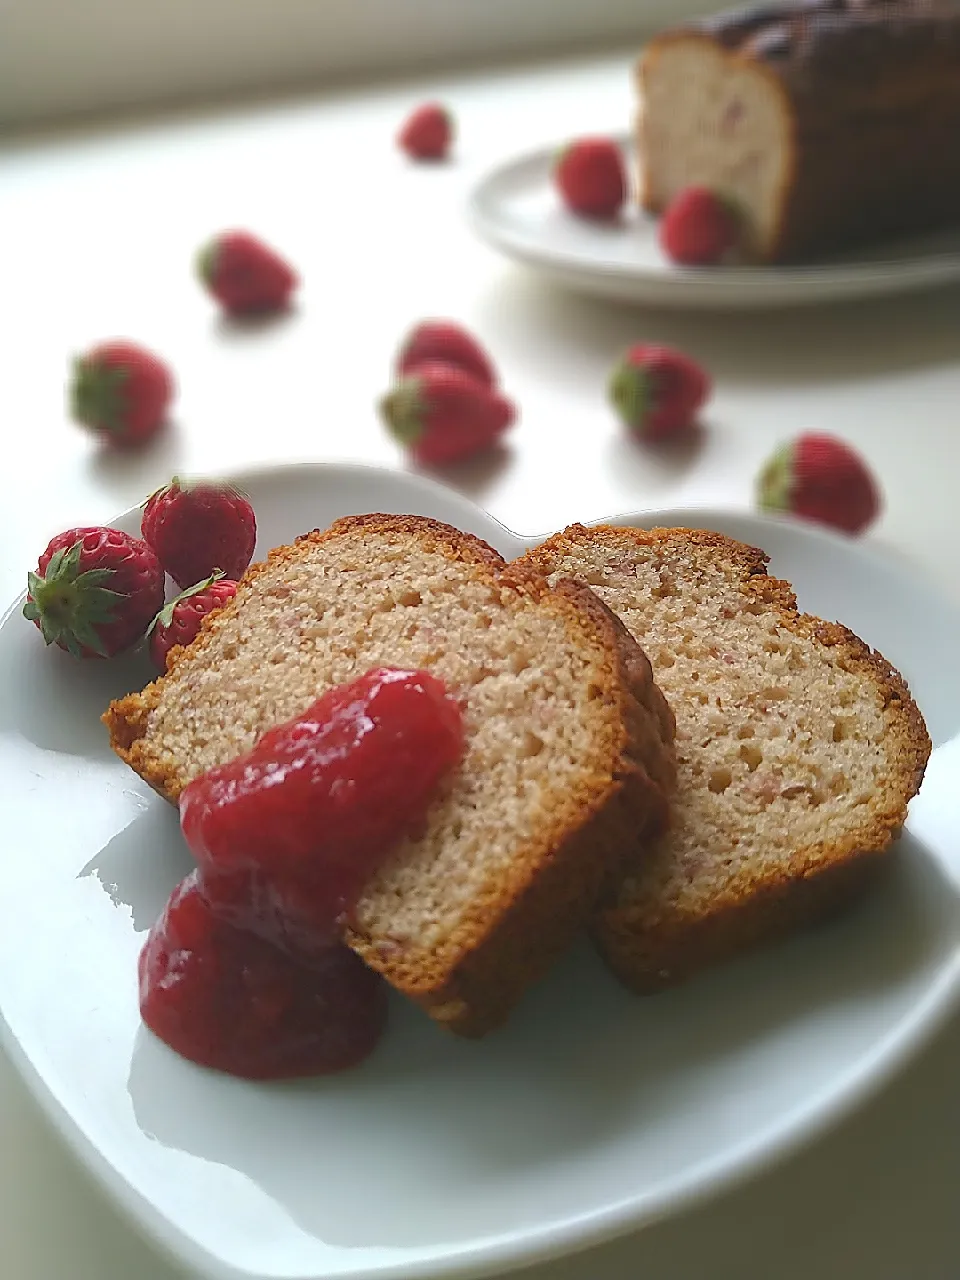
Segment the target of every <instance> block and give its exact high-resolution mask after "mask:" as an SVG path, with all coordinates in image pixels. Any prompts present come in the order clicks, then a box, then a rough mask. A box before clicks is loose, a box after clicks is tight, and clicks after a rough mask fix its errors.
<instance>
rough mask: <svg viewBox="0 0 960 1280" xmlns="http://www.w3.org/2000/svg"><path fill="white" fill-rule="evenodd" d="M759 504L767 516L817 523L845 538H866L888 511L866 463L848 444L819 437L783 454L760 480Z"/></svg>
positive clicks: (779, 452)
mask: <svg viewBox="0 0 960 1280" xmlns="http://www.w3.org/2000/svg"><path fill="white" fill-rule="evenodd" d="M757 502H758V504H759V506H760V508H761V510H763V511H771V512H777V513H784V512H785V513H788V514H790V515H794V516H800V517H801V518H802V519H804V520H815V521H817V522H818V523H819V524H826V525H831V526H832V527H833V528H834V529H841V530H842V531H843V532H844V533H860V532H862V531H863V530H864V529H865V528H866V527H867V526H868V525H869V524H872V523H873V521H874V520H875V519H876V518H877V516H878V515H879V514H880V507H881V505H882V503H881V498H880V490H879V487H878V485H877V483H876V481H875V480H874V478H873V476H872V475H871V473H870V470H869V468H868V467H867V464H866V463H865V462H864V460H863V458H861V457H860V455H859V454H858V453H856V452H855V451H854V450H853V449H851V448H850V446H849V445H848V444H844V443H843V441H842V440H836V439H834V437H833V436H826V435H817V434H815V433H809V434H807V435H801V436H797V438H796V439H795V440H793V441H791V442H790V443H789V444H785V445H782V446H781V447H780V448H779V449H777V451H776V452H775V453H774V454H773V456H772V457H771V458H770V459H769V461H768V462H767V463H766V465H765V466H764V467H763V469H762V470H761V472H760V475H759V477H758V479H757Z"/></svg>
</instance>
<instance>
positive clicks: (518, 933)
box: [347, 565, 676, 1037]
mask: <svg viewBox="0 0 960 1280" xmlns="http://www.w3.org/2000/svg"><path fill="white" fill-rule="evenodd" d="M510 576H512V577H515V578H516V579H517V580H518V581H527V582H530V583H532V584H535V586H536V590H537V591H540V590H542V585H541V584H542V583H543V579H542V578H541V577H540V575H538V574H534V573H532V572H531V571H530V569H529V567H528V566H520V565H516V566H512V567H511V575H510ZM554 594H555V595H556V596H559V597H560V598H561V599H562V600H564V601H567V602H569V603H570V604H572V605H573V606H574V607H575V609H576V611H577V614H578V615H579V617H580V619H581V620H582V623H584V624H586V627H587V628H588V629H589V630H590V631H592V632H593V633H594V634H595V635H596V634H599V635H600V636H601V637H602V638H603V640H604V642H605V643H607V644H608V645H609V647H610V649H611V651H612V654H613V665H612V666H611V668H610V669H609V670H608V672H607V673H606V675H607V677H608V687H607V690H606V694H607V696H608V697H610V698H612V699H614V700H615V703H616V707H617V718H618V720H619V723H620V724H621V725H622V732H621V733H620V734H619V735H618V740H617V742H616V744H615V751H614V754H613V757H612V758H611V759H610V760H609V761H606V762H604V764H603V766H602V769H601V770H600V771H598V775H597V777H596V779H595V780H594V784H593V785H585V786H584V787H583V788H582V789H581V791H580V792H579V793H578V794H577V795H576V796H575V797H572V799H573V800H574V801H575V803H574V804H573V805H572V806H571V810H573V811H576V812H577V819H576V821H575V822H571V821H570V819H569V818H568V819H567V821H566V824H565V825H566V830H565V831H563V832H562V833H561V834H560V835H559V837H558V838H556V839H555V840H551V841H550V842H549V844H550V846H551V847H550V848H549V852H548V855H547V857H546V858H544V857H543V856H542V854H537V853H536V851H533V850H527V849H524V850H520V851H518V853H517V856H516V863H517V865H518V866H519V867H524V866H527V867H528V868H529V870H528V872H527V874H526V875H525V877H524V883H523V884H522V885H519V886H517V885H514V886H511V889H510V894H509V897H508V896H506V894H505V895H504V897H503V900H502V901H501V902H500V903H498V904H497V909H496V910H495V911H494V912H490V913H485V914H486V915H487V919H486V920H485V921H484V922H483V925H482V926H481V931H480V932H474V931H473V930H470V929H469V928H468V929H467V930H465V931H464V937H463V939H462V945H461V958H460V960H459V962H458V963H457V964H456V965H455V966H454V967H453V968H451V969H449V970H448V971H447V972H446V973H444V974H443V975H439V974H437V973H434V972H430V971H424V969H423V968H422V967H421V966H418V967H417V969H416V970H414V971H413V972H411V971H409V970H408V968H407V966H406V964H405V962H404V958H403V955H402V953H400V952H398V953H396V954H392V953H390V951H389V950H388V951H387V952H386V954H384V952H383V951H382V950H381V949H380V948H378V946H377V945H376V943H375V942H371V941H370V940H368V939H366V938H364V937H362V936H361V935H359V934H357V933H356V932H348V938H347V940H348V942H349V944H350V946H351V947H352V948H353V950H354V951H356V952H357V954H358V955H359V956H360V957H361V958H362V959H364V960H365V961H366V962H367V963H368V964H369V965H370V966H371V967H372V968H375V969H377V970H378V972H380V973H382V974H383V976H384V977H385V978H386V979H387V980H388V981H389V982H390V983H391V984H392V985H393V986H394V987H396V989H397V990H399V991H401V992H403V993H404V994H405V995H407V996H409V997H410V999H412V1000H414V1001H415V1002H416V1003H417V1004H419V1005H421V1007H422V1008H424V1009H426V1011H427V1012H428V1013H430V1015H431V1016H432V1017H433V1018H434V1019H435V1020H436V1021H438V1022H440V1023H442V1024H443V1025H444V1026H446V1027H447V1028H448V1029H449V1030H452V1031H455V1032H456V1033H457V1034H458V1035H463V1036H469V1037H476V1036H482V1035H485V1034H486V1033H487V1032H488V1031H490V1030H492V1029H493V1028H495V1027H497V1026H498V1025H500V1024H501V1023H502V1022H503V1021H504V1020H505V1019H506V1017H507V1016H508V1014H509V1013H510V1011H511V1009H512V1008H513V1007H514V1006H515V1004H516V1003H517V1001H518V1000H519V998H520V996H521V994H522V993H523V991H524V990H526V988H527V987H528V986H530V984H531V983H533V982H535V981H537V980H538V979H539V978H541V977H542V976H543V975H544V974H545V973H546V972H547V970H548V969H549V968H550V966H551V965H552V964H553V962H554V961H555V959H556V958H557V956H558V955H559V954H560V953H561V952H562V951H563V950H564V949H565V948H566V946H567V945H568V944H569V943H570V942H571V940H572V939H573V937H574V936H575V935H576V933H577V931H578V930H579V928H580V927H581V926H582V924H583V922H584V920H585V918H586V916H587V915H589V911H585V910H584V904H585V903H595V902H596V901H597V900H598V898H599V896H600V894H601V892H602V890H603V888H604V886H605V885H606V884H608V883H609V882H610V880H611V879H612V878H613V877H614V876H616V875H617V874H618V873H619V872H622V868H623V865H624V864H625V862H627V861H628V860H633V859H634V858H635V857H636V854H637V851H638V847H639V846H640V845H641V844H643V843H644V842H649V841H650V840H651V839H653V838H654V837H655V836H656V835H658V834H660V832H661V831H662V830H663V829H664V827H665V825H666V823H667V821H668V819H669V800H670V796H671V794H672V792H673V789H674V786H675V782H676V756H675V754H674V746H673V739H674V732H675V728H676V724H675V721H674V718H673V713H672V712H671V711H670V709H669V707H668V706H667V703H666V699H665V698H664V697H663V694H662V693H661V692H660V690H659V688H658V687H657V685H656V684H655V683H654V680H653V669H652V667H651V665H650V663H649V661H648V659H647V657H646V655H645V654H644V653H643V651H642V650H641V649H640V647H639V645H638V644H637V642H636V641H635V640H634V639H633V637H632V636H631V635H630V634H629V632H628V631H627V629H626V628H625V627H624V626H623V624H622V623H621V622H620V620H619V619H618V618H617V617H616V616H615V615H614V614H613V613H612V612H611V611H610V610H609V609H608V608H607V607H606V606H605V605H604V604H603V603H602V601H600V600H599V599H598V597H597V596H596V595H594V593H593V592H592V591H590V590H589V589H588V588H586V587H584V586H583V585H582V584H580V583H574V582H568V581H567V582H559V583H557V585H556V587H555V588H554ZM597 783H599V784H600V785H599V786H598V785H596V784H597ZM505 888H506V887H505ZM490 919H493V920H494V923H493V926H492V927H490V923H489V921H490Z"/></svg>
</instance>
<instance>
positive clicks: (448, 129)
mask: <svg viewBox="0 0 960 1280" xmlns="http://www.w3.org/2000/svg"><path fill="white" fill-rule="evenodd" d="M452 141H453V117H452V116H451V115H450V112H449V111H448V110H447V109H446V107H444V106H441V104H440V103H439V102H426V103H424V104H423V106H420V107H417V109H416V110H415V111H414V112H413V113H412V115H410V116H408V117H407V119H406V121H405V122H404V124H403V127H402V128H401V130H400V132H399V134H398V135H397V145H398V146H399V147H400V149H401V151H405V152H406V153H407V155H408V156H412V157H413V158H414V159H415V160H442V159H443V158H444V157H445V156H446V154H447V152H448V151H449V150H450V143H451V142H452Z"/></svg>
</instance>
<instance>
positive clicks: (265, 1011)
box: [139, 872, 386, 1080]
mask: <svg viewBox="0 0 960 1280" xmlns="http://www.w3.org/2000/svg"><path fill="white" fill-rule="evenodd" d="M139 977H140V1012H141V1014H142V1017H143V1020H144V1022H145V1023H146V1024H147V1026H148V1027H149V1028H150V1030H151V1031H153V1033H154V1034H155V1035H156V1036H158V1037H159V1038H160V1039H161V1040H163V1041H164V1042H165V1043H166V1044H168V1045H169V1046H170V1048H171V1049H174V1050H175V1051H176V1052H177V1053H180V1054H182V1055H183V1056H184V1057H185V1058H189V1059H190V1061H192V1062H196V1063H199V1064H200V1065H201V1066H204V1067H212V1068H214V1069H215V1070H218V1071H227V1072H230V1073H231V1074H232V1075H237V1076H244V1077H246V1078H247V1079H252V1080H268V1079H283V1078H290V1077H294V1076H307V1075H321V1074H325V1073H328V1072H333V1071H342V1070H344V1069H346V1068H347V1067H352V1066H355V1065H356V1064H357V1063H359V1062H361V1061H362V1060H363V1059H364V1058H366V1057H367V1056H368V1055H369V1054H370V1053H371V1052H372V1051H373V1049H374V1047H375V1046H376V1043H377V1040H378V1039H379V1037H380V1034H381V1032H382V1030H383V1026H384V1022H385V1019H386V1000H385V994H384V984H383V982H382V981H381V980H380V979H379V978H378V977H377V976H376V975H375V974H374V973H372V972H371V971H370V970H369V969H367V968H366V967H365V966H364V964H363V963H362V961H360V960H359V959H358V958H357V957H356V956H355V955H354V954H353V952H351V951H348V950H347V948H346V947H344V946H336V947H327V948H326V949H325V950H323V951H322V952H320V951H318V952H317V953H316V954H315V955H314V956H313V957H312V958H311V960H310V962H309V964H307V963H302V962H298V961H296V960H294V959H293V958H292V957H291V956H289V955H287V954H285V953H284V952H283V951H280V950H278V949H277V948H276V947H272V946H270V944H269V943H267V942H264V941H263V940H262V939H261V938H257V937H254V936H253V935H252V934H248V933H243V932H242V931H241V930H239V929H235V928H234V927H233V926H232V925H230V924H228V923H226V921H224V920H221V919H219V918H218V917H217V916H216V915H215V914H214V913H213V911H211V909H210V906H209V904H208V902H207V901H206V899H205V897H204V893H203V886H202V883H201V881H200V876H199V873H198V872H194V873H193V874H192V875H190V876H188V877H187V878H186V880H184V881H183V882H182V883H181V884H180V885H178V887H177V888H176V889H175V890H174V891H173V894H172V895H171V897H170V901H169V902H168V903H167V905H166V908H165V910H164V912H163V915H162V916H161V917H160V919H159V920H158V921H157V923H156V924H155V925H154V927H153V928H152V929H151V931H150V935H149V937H148V938H147V942H146V945H145V946H144V948H143V950H142V952H141V953H140V963H139Z"/></svg>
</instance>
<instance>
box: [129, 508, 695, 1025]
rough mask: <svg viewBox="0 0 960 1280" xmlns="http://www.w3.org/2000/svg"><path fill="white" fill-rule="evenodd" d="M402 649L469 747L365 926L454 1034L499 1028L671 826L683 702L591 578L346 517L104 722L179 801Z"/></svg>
mask: <svg viewBox="0 0 960 1280" xmlns="http://www.w3.org/2000/svg"><path fill="white" fill-rule="evenodd" d="M384 665H385V666H393V667H406V668H416V669H420V668H425V669H428V670H430V671H432V672H433V673H434V674H436V675H437V676H439V677H440V678H441V679H442V680H443V681H444V682H445V684H446V686H447V688H448V690H449V691H450V692H451V693H452V694H453V695H454V696H456V697H458V698H459V699H460V700H461V701H462V704H463V707H464V724H465V729H466V737H467V743H466V754H465V757H464V760H463V762H462V765H461V766H460V767H459V768H458V769H457V770H456V771H455V773H454V774H453V775H452V776H451V777H450V779H449V780H448V781H447V783H446V784H445V785H444V786H443V787H442V788H441V791H440V793H439V794H438V796H437V798H436V800H435V801H434V803H433V804H432V806H431V808H430V811H429V814H428V818H427V822H426V827H425V829H424V830H423V831H421V832H418V833H417V834H416V836H411V837H410V838H408V839H407V840H406V841H405V842H404V843H403V844H402V845H401V846H400V847H399V848H398V849H397V850H396V851H395V853H393V854H392V855H391V857H390V858H389V859H388V860H387V862H386V863H385V864H384V865H383V866H382V867H381V868H380V870H379V871H377V872H376V873H375V874H374V876H373V878H372V880H371V881H370V882H369V883H368V884H367V886H366V888H365V891H364V892H363V894H362V896H361V898H360V901H359V902H358V903H357V905H356V907H355V909H354V911H353V912H352V915H351V918H350V919H349V921H348V930H347V935H346V940H347V942H348V944H349V945H350V946H352V947H353V949H354V950H355V951H356V952H357V953H358V954H359V955H360V956H361V957H362V959H363V960H365V961H366V962H367V963H368V964H369V965H370V966H371V967H372V968H373V969H375V970H376V971H377V972H379V973H380V974H382V975H383V977H384V978H386V979H387V981H388V982H390V983H392V984H393V986H394V987H395V988H397V989H398V990H399V991H401V992H402V993H404V994H405V995H407V996H408V997H410V998H411V999H413V1000H415V1001H416V1002H418V1003H419V1004H421V1005H422V1006H423V1007H424V1008H425V1009H426V1010H427V1011H428V1012H429V1013H430V1014H431V1015H432V1016H433V1017H434V1018H436V1019H437V1020H439V1021H440V1022H441V1023H443V1024H444V1025H446V1026H447V1027H448V1028H450V1029H451V1030H453V1031H455V1032H459V1033H461V1034H464V1035H481V1034H483V1033H485V1032H486V1031H488V1030H490V1029H491V1028H492V1027H495V1026H496V1025H497V1024H498V1023H500V1022H502V1021H503V1020H504V1019H505V1018H506V1016H507V1015H508V1013H509V1012H510V1010H511V1008H512V1007H513V1005H514V1004H515V1003H516V1001H517V1000H518V998H519V997H520V995H521V993H522V991H523V990H524V988H525V987H526V986H527V985H528V983H530V982H531V981H533V980H534V979H535V978H537V977H539V976H540V975H541V974H542V973H543V972H544V971H545V970H546V968H547V967H548V966H549V965H550V963H551V962H552V961H553V959H554V958H555V956H556V955H557V953H558V952H559V951H560V950H561V949H562V948H563V947H564V946H565V945H566V944H567V943H568V942H569V941H570V940H571V939H572V938H573V936H574V935H575V934H576V933H577V932H578V931H580V930H581V928H582V926H583V925H584V923H585V921H586V920H587V918H588V917H589V915H590V913H591V912H592V910H593V908H594V906H595V904H596V902H597V899H598V895H599V893H600V890H601V886H602V882H603V881H604V879H605V878H606V877H607V876H609V875H610V874H611V873H612V872H613V871H614V870H615V869H616V868H618V867H619V866H620V865H621V863H622V861H623V859H624V858H625V857H627V856H630V857H633V856H635V855H636V851H637V848H638V845H640V844H643V843H644V842H645V841H646V840H647V839H648V838H650V837H652V836H654V835H656V834H657V833H658V832H659V831H660V830H661V829H662V828H663V826H664V824H665V822H666V820H667V815H668V808H669V799H670V795H671V793H672V791H673V786H674V781H675V772H676V767H675V759H674V751H673V737H674V720H673V716H672V714H671V712H670V710H669V708H668V707H667V704H666V702H665V700H664V698H663V695H662V694H661V693H660V691H659V690H658V689H657V687H656V685H655V684H654V682H653V679H652V675H651V668H650V663H649V662H648V661H647V659H646V657H645V656H644V654H643V652H642V651H641V649H640V648H639V646H638V645H637V644H636V642H635V641H634V640H633V639H632V638H631V637H630V636H629V634H628V633H627V631H626V630H625V628H624V627H623V625H622V624H621V623H620V622H619V621H618V620H617V618H616V617H615V616H614V615H613V614H612V613H611V612H610V611H609V610H608V609H607V608H606V607H605V606H604V605H603V604H602V603H601V602H600V601H599V600H598V599H597V598H596V596H594V595H593V594H592V593H591V592H590V591H589V590H587V589H585V588H583V587H582V586H579V585H577V584H575V583H571V582H557V584H556V585H555V586H554V587H550V586H549V585H548V584H547V582H546V581H545V580H544V579H543V577H541V576H540V575H539V574H537V573H535V572H534V571H533V570H531V569H529V568H527V569H524V568H521V567H513V566H508V565H506V564H505V563H504V561H503V560H502V558H501V557H500V556H499V555H498V554H497V553H496V551H494V550H493V549H492V548H491V547H489V546H487V544H486V543H484V542H481V541H480V540H479V539H477V538H474V537H471V536H469V535H467V534H464V533H460V532H459V531H457V530H455V529H453V528H450V527H449V526H447V525H443V524H439V523H437V522H436V521H432V520H427V519H422V518H419V517H413V516H387V515H371V516H362V517H361V516H358V517H351V518H347V519H343V520H339V521H337V522H336V523H335V524H334V525H332V526H331V527H330V528H329V529H327V530H325V531H321V532H314V533H311V534H308V535H305V536H304V537H302V538H300V539H299V540H298V541H297V542H295V543H294V544H292V545H290V546H287V547H280V548H278V549H277V550H275V551H273V552H272V553H271V554H270V556H269V557H268V559H267V560H266V561H264V562H263V563H261V564H258V565H255V566H253V567H252V568H251V569H250V570H249V571H248V573H247V574H246V576H245V577H244V579H243V581H242V582H241V584H240V587H239V589H238V591H237V595H236V598H235V600H234V601H232V602H231V603H230V604H229V605H227V606H226V607H225V608H224V609H222V610H220V611H219V612H217V613H214V614H211V615H210V616H209V618H207V619H206V620H205V622H204V626H203V629H202V631H201V632H200V634H199V636H198V637H197V639H196V640H195V641H194V642H193V643H192V644H191V645H189V646H188V647H186V648H184V649H177V650H173V651H172V652H171V654H170V656H169V658H168V666H167V671H166V674H165V675H164V676H162V677H161V678H160V679H158V680H156V681H154V682H153V683H152V684H151V685H149V686H148V687H147V688H146V689H144V690H143V691H142V692H141V693H136V694H132V695H130V696H128V697H126V698H123V699H121V700H119V701H118V702H115V703H113V704H112V705H111V706H110V708H109V710H108V711H107V713H106V714H105V716H104V720H105V722H106V724H107V726H108V728H109V731H110V736H111V742H112V745H113V747H114V749H115V750H116V751H117V752H118V754H119V755H120V756H121V757H122V759H124V760H125V761H126V762H127V763H128V764H129V765H130V766H131V767H132V768H133V769H135V770H136V771H137V773H139V774H140V776H141V777H142V778H144V779H145V780H146V781H147V782H148V783H149V784H150V785H151V786H153V787H154V788H155V789H156V790H157V791H159V792H160V794H161V795H163V796H165V797H166V798H167V799H169V800H171V801H176V800H177V797H178V796H179V794H180V792H181V790H182V789H183V788H184V787H185V786H186V784H187V783H188V782H189V781H190V780H191V779H193V778H195V777H197V776H198V775H199V774H201V773H202V772H204V771H205V770H207V769H209V768H211V767H212V766H214V765H219V764H223V763H225V762H226V761H228V760H230V759H233V758H235V757H236V756H238V755H240V754H242V753H244V752H246V751H248V750H250V748H251V747H253V745H254V744H255V743H256V741H257V740H258V739H259V738H260V737H261V736H262V734H263V733H264V732H265V731H266V730H268V729H270V728H272V727H273V726H275V725H277V724H279V723H281V722H284V721H286V720H288V719H290V718H291V717H293V716H296V715H299V714H300V713H302V712H303V711H304V710H305V709H306V708H307V707H308V706H309V705H310V704H311V703H312V702H313V701H314V700H315V699H316V698H317V697H318V696H319V695H320V694H322V693H323V692H324V690H326V689H327V688H329V687H330V686H332V685H336V684H341V683H343V682H346V681H349V680H353V679H354V678H355V677H357V676H359V675H361V674H362V673H364V672H366V671H368V670H370V669H371V668H373V667H378V666H384Z"/></svg>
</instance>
